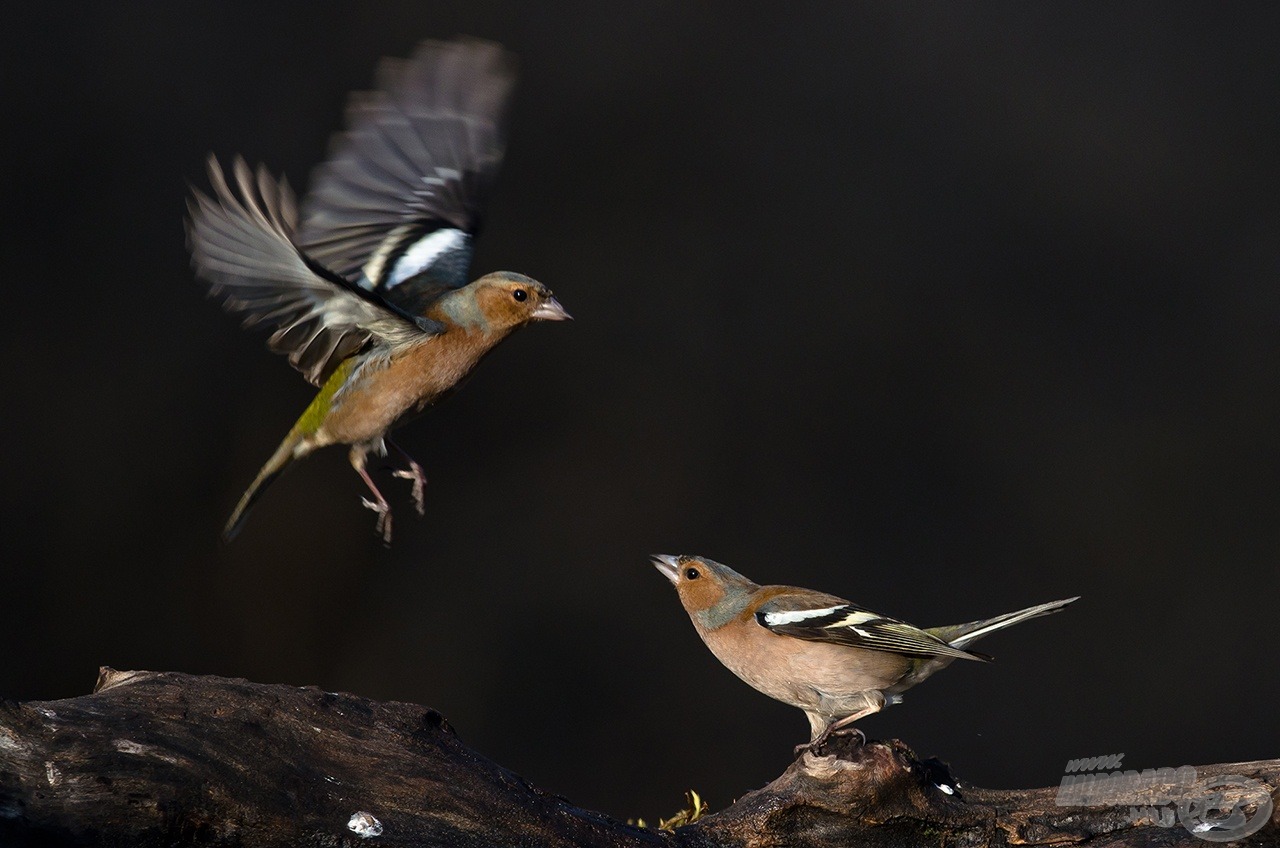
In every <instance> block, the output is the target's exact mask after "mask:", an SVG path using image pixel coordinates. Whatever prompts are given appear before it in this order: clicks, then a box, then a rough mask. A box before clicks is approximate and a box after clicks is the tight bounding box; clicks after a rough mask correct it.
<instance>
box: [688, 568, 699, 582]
mask: <svg viewBox="0 0 1280 848" xmlns="http://www.w3.org/2000/svg"><path fill="white" fill-rule="evenodd" d="M701 576H702V573H701V572H700V571H698V569H696V568H687V569H685V572H684V578H685V579H686V580H697V579H698V578H699V577H701Z"/></svg>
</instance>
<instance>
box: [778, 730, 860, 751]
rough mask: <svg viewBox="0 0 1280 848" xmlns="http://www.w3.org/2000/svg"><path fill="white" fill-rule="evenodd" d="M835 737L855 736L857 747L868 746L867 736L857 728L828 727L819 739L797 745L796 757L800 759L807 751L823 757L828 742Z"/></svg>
mask: <svg viewBox="0 0 1280 848" xmlns="http://www.w3.org/2000/svg"><path fill="white" fill-rule="evenodd" d="M833 736H855V737H857V739H858V741H857V746H862V745H865V744H867V734H865V733H863V732H862V731H861V730H860V729H859V728H856V727H828V728H827V729H826V730H824V731H822V733H820V734H818V738H817V739H814V740H813V741H811V742H806V743H804V744H803V745H797V746H796V750H795V755H796V756H797V757H798V756H800V755H801V754H803V753H804V752H806V751H809V752H811V753H813V754H815V755H821V753H822V750H823V749H824V748H825V747H826V744H827V740H828V739H830V738H831V737H833Z"/></svg>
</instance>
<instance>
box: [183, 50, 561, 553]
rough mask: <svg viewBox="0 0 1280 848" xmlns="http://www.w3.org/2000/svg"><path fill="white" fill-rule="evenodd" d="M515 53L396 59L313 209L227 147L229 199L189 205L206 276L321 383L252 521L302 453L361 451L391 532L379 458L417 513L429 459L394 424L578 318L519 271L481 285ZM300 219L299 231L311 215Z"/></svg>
mask: <svg viewBox="0 0 1280 848" xmlns="http://www.w3.org/2000/svg"><path fill="white" fill-rule="evenodd" d="M514 79H515V73H514V61H513V58H512V57H511V56H510V54H508V53H506V52H505V51H504V50H503V49H502V48H501V47H499V46H498V45H496V44H491V43H488V42H482V41H476V40H458V41H450V42H437V41H428V42H423V43H422V44H420V45H419V46H418V48H417V49H416V51H415V52H414V54H413V56H412V57H411V58H409V59H408V60H394V59H387V60H383V63H382V65H381V67H380V68H379V73H378V82H377V87H376V90H375V91H372V92H362V93H357V94H354V95H353V96H352V97H351V100H350V103H349V106H348V109H347V119H346V123H347V129H346V130H345V131H344V132H341V133H338V134H337V135H336V136H335V137H334V139H333V143H332V148H331V154H330V157H329V159H328V161H326V162H325V163H324V164H323V165H321V166H320V167H319V168H318V169H317V170H316V171H315V173H314V174H313V176H312V181H311V189H310V192H309V193H308V194H307V196H306V197H305V198H304V199H303V201H302V204H301V209H300V210H299V206H298V204H297V201H296V200H295V198H294V195H293V192H292V190H291V189H290V188H289V185H288V184H287V183H286V182H285V181H284V180H283V179H279V180H277V179H276V178H274V177H273V176H272V175H271V174H270V173H269V172H268V171H267V170H266V169H265V168H264V167H263V166H259V167H258V168H257V169H250V168H249V166H248V165H247V164H246V163H245V162H244V160H243V159H240V158H236V159H235V160H234V161H233V163H232V165H231V168H230V179H228V176H227V174H226V173H225V172H224V170H223V168H222V166H221V165H220V164H219V163H218V161H217V160H216V159H215V158H213V157H210V160H209V180H210V184H211V186H212V195H211V196H210V195H206V194H204V193H203V192H200V191H198V190H196V191H194V193H193V194H194V196H193V197H192V199H191V200H190V201H189V203H188V208H189V213H190V217H189V219H188V223H187V241H188V246H189V247H190V250H191V258H192V264H193V266H194V268H195V271H196V273H197V275H198V276H199V277H200V278H201V279H203V280H204V281H205V282H206V283H207V284H208V285H209V291H210V293H211V294H213V295H215V296H218V297H220V298H221V299H222V304H223V306H224V307H225V308H226V309H227V310H228V311H230V312H234V313H238V314H240V315H242V316H243V319H244V324H245V326H248V327H253V326H259V325H262V326H266V327H267V328H269V329H270V330H271V331H272V332H271V336H270V337H269V339H268V341H267V344H268V346H269V347H270V349H271V350H273V351H275V352H277V353H282V354H285V355H287V356H288V358H289V362H290V363H291V364H292V365H293V366H294V367H295V368H297V369H298V370H299V371H301V372H302V374H303V376H304V377H306V378H307V380H309V381H310V382H311V383H313V384H314V385H316V386H318V387H319V389H320V390H319V392H318V393H317V394H316V396H315V399H314V400H312V401H311V404H310V405H309V406H308V407H307V408H306V410H305V411H303V413H302V415H301V417H299V418H298V420H297V422H296V423H295V424H294V425H293V427H292V429H290V430H289V432H288V434H287V435H286V436H285V437H284V440H283V441H282V442H281V443H280V446H279V447H278V448H277V449H276V451H275V453H274V454H272V456H271V458H270V459H268V460H267V462H266V464H265V465H264V466H263V467H262V470H261V471H259V472H258V475H257V477H256V478H255V479H254V480H253V482H252V483H251V484H250V485H249V488H248V490H247V491H246V492H245V493H244V495H243V497H241V498H240V502H239V503H238V504H237V505H236V508H235V510H234V512H233V513H232V514H231V518H230V519H229V520H228V521H227V524H226V527H225V529H224V531H223V536H224V538H226V539H228V540H230V539H232V538H234V537H235V535H236V534H237V533H238V532H239V531H240V529H241V527H242V526H243V524H244V521H245V518H246V517H247V515H248V512H249V508H250V507H252V506H253V504H254V502H255V501H257V499H258V498H259V496H260V495H261V494H262V491H263V489H264V488H265V487H266V485H267V484H268V483H270V482H271V481H272V480H274V479H275V478H276V477H277V476H279V474H280V473H281V472H282V471H284V469H285V468H287V467H288V466H289V465H290V464H291V463H292V462H294V461H295V460H298V459H301V458H303V457H305V456H307V455H308V454H310V453H311V452H313V451H315V450H316V449H318V448H322V447H325V446H327V445H335V444H336V445H347V446H349V451H350V452H349V458H350V461H351V465H352V467H353V468H355V470H356V472H357V473H358V474H359V475H360V477H361V479H363V480H364V482H365V485H367V486H368V488H369V492H370V495H371V497H368V498H365V499H364V501H363V503H364V505H365V506H366V507H368V508H369V509H371V510H373V511H374V512H376V513H377V524H376V531H377V532H378V533H379V534H380V535H381V536H382V538H383V540H384V542H387V543H390V541H391V507H390V505H389V504H388V502H387V499H386V498H385V497H384V496H383V494H382V492H380V491H379V490H378V487H377V486H376V485H375V484H374V482H373V479H372V478H371V477H370V476H369V472H368V470H367V468H366V464H367V461H368V457H369V456H370V455H371V454H376V455H378V456H385V455H386V453H387V449H388V447H390V448H391V449H392V450H394V451H395V452H396V453H397V454H398V455H399V457H400V459H401V460H402V461H403V462H404V467H403V468H401V469H400V470H397V471H396V472H395V475H396V476H397V477H403V478H405V479H407V480H409V481H411V483H412V486H413V490H412V491H413V499H414V504H415V506H416V508H417V511H418V514H419V515H422V514H424V512H425V504H424V487H425V484H426V477H425V475H424V474H423V471H422V467H421V466H420V465H419V464H418V463H417V462H415V461H414V460H413V459H412V458H411V457H409V455H408V454H406V453H405V452H404V451H403V450H402V449H401V448H399V447H398V446H397V445H395V443H393V442H391V441H390V439H389V438H388V436H387V434H388V433H389V432H390V431H391V430H392V429H393V428H395V427H397V426H399V425H400V424H402V423H404V422H405V421H406V420H407V419H408V418H411V417H413V416H414V415H415V414H416V413H418V412H421V411H422V410H423V409H424V408H425V407H427V406H429V405H430V404H433V403H436V402H437V401H439V400H442V399H443V398H444V397H446V396H447V395H449V394H451V393H452V392H453V391H454V390H456V389H457V388H458V386H459V385H460V384H461V383H462V381H463V380H464V379H465V378H466V377H467V376H468V375H469V374H470V373H471V371H472V369H474V368H475V366H476V365H477V364H478V363H479V362H480V360H481V359H483V358H484V356H485V355H486V354H487V353H488V352H489V351H491V350H493V348H494V347H495V346H496V345H497V344H498V343H499V342H501V341H502V340H503V339H504V338H506V337H507V336H508V335H510V334H511V332H512V331H514V330H516V329H519V328H520V327H522V326H524V325H525V324H528V323H531V322H533V321H563V320H566V319H568V318H569V314H568V313H567V312H566V311H565V310H564V308H563V307H562V306H561V305H560V303H559V302H558V301H557V300H556V299H555V298H554V297H552V294H551V290H550V289H548V288H547V287H546V286H544V285H543V284H542V283H540V282H538V281H536V280H534V279H532V278H530V277H526V276H524V275H522V274H516V273H513V272H508V271H499V272H495V273H490V274H486V275H484V276H482V277H480V278H479V279H476V280H474V281H472V282H468V279H469V271H470V265H471V257H472V245H473V240H474V238H475V236H476V234H477V232H478V231H479V228H480V224H481V217H482V215H481V211H482V208H483V201H484V198H485V195H486V194H487V192H488V189H489V187H490V185H491V184H492V182H493V178H494V176H495V173H496V171H497V170H498V166H499V164H500V163H501V161H502V155H503V117H504V113H505V111H506V105H507V101H508V99H509V96H510V92H511V88H512V84H513V82H514ZM299 219H301V220H300V223H299Z"/></svg>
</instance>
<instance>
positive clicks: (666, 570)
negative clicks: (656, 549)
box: [650, 554, 680, 586]
mask: <svg viewBox="0 0 1280 848" xmlns="http://www.w3.org/2000/svg"><path fill="white" fill-rule="evenodd" d="M650 559H652V560H653V567H654V568H656V569H658V570H659V571H661V572H662V576H663V577H665V578H667V579H668V580H670V581H671V585H673V586H674V585H675V584H677V583H679V582H680V563H679V562H677V558H676V557H674V556H672V555H671V554H653V555H652V556H651V557H650Z"/></svg>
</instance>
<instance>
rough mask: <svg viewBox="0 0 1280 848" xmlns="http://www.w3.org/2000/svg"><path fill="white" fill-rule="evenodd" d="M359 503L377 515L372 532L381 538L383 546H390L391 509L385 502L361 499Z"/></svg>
mask: <svg viewBox="0 0 1280 848" xmlns="http://www.w3.org/2000/svg"><path fill="white" fill-rule="evenodd" d="M360 503H362V504H364V506H365V508H366V509H371V510H373V511H374V512H376V513H378V521H377V523H376V524H375V525H374V526H373V532H375V533H377V534H378V535H379V536H381V537H382V541H383V543H384V544H387V545H389V544H391V507H390V505H388V504H387V502H386V501H382V502H379V501H371V500H369V499H368V498H361V499H360Z"/></svg>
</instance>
